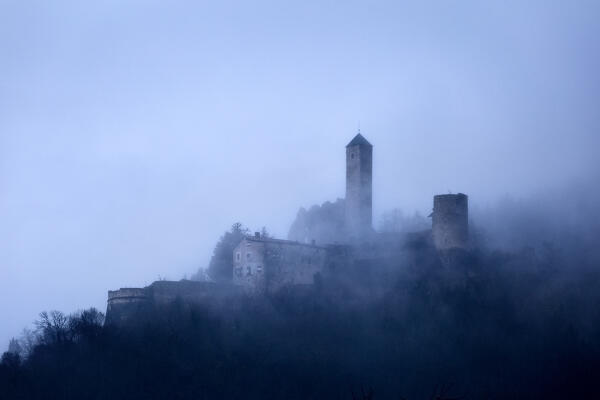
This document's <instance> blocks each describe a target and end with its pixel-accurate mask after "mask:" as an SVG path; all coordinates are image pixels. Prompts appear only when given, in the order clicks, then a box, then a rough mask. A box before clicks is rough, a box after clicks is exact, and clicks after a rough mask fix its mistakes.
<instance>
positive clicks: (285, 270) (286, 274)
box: [233, 234, 327, 292]
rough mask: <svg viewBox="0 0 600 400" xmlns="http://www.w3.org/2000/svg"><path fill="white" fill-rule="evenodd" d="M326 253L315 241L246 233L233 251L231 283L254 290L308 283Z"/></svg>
mask: <svg viewBox="0 0 600 400" xmlns="http://www.w3.org/2000/svg"><path fill="white" fill-rule="evenodd" d="M326 256H327V249H326V248H325V247H321V246H317V245H315V244H304V243H299V242H294V241H290V240H278V239H271V238H264V237H261V236H260V235H258V234H256V235H255V236H253V237H252V236H249V237H246V238H245V239H243V240H242V241H241V242H240V244H239V245H238V246H237V247H236V248H235V249H234V251H233V283H234V285H238V286H242V287H244V288H246V289H248V290H249V291H256V292H274V291H277V290H278V289H280V288H282V287H284V286H288V285H312V284H313V283H314V282H315V279H316V276H317V275H319V274H322V273H323V270H324V268H325V262H326Z"/></svg>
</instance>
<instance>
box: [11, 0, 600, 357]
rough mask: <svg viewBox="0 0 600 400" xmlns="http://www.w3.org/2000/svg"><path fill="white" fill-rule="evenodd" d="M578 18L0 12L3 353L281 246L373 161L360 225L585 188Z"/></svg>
mask: <svg viewBox="0 0 600 400" xmlns="http://www.w3.org/2000/svg"><path fill="white" fill-rule="evenodd" d="M599 11H600V7H599V3H598V2H595V1H574V2H565V1H545V0H544V1H527V2H523V1H514V2H513V1H497V2H495V1H474V2H468V1H467V2H465V1H463V2H460V1H459V2H448V1H439V2H424V1H415V2H401V1H391V2H355V1H349V2H339V1H314V2H313V1H306V0H304V1H298V2H268V1H252V2H250V1H248V2H232V1H218V2H202V1H169V2H166V1H150V0H145V1H124V0H118V1H117V0H114V1H113V0H105V1H75V0H74V1H58V0H57V1H29V0H14V1H12V0H8V1H7V0H0V221H1V223H0V272H1V274H0V318H1V321H2V323H1V324H0V348H2V347H4V346H5V344H6V343H7V341H8V339H9V337H10V336H12V335H18V334H19V332H20V331H21V329H22V328H23V327H25V326H27V325H28V324H29V323H30V322H31V321H32V320H33V319H34V318H36V315H37V313H38V312H40V311H42V310H45V309H60V310H63V311H66V312H70V311H74V310H76V309H78V308H83V307H89V306H96V307H98V308H101V309H104V308H105V299H106V291H107V290H108V289H114V288H118V287H123V286H141V285H145V284H149V283H151V282H152V281H153V280H155V279H157V278H158V277H159V276H160V277H166V278H169V279H179V278H181V277H183V275H184V274H188V275H189V274H191V273H193V272H195V270H196V269H197V268H198V267H200V266H205V265H207V263H208V260H209V257H210V253H211V250H212V247H213V245H214V243H215V241H216V240H217V239H218V237H219V235H220V234H221V233H222V232H223V231H224V230H225V229H227V228H228V227H229V226H230V225H231V223H232V222H235V221H241V222H243V223H244V224H246V225H248V226H249V227H250V228H252V229H255V228H260V227H261V226H263V225H265V226H267V227H268V228H269V230H270V231H271V232H272V233H274V234H275V235H276V236H279V237H284V236H285V235H286V233H287V229H288V226H289V224H290V223H291V221H292V220H293V218H294V216H295V213H296V211H297V209H298V207H300V206H310V205H312V204H315V203H321V202H323V201H326V200H335V199H336V198H337V197H343V196H344V146H345V144H346V143H347V142H348V141H349V140H350V139H351V138H352V136H353V135H354V134H355V133H356V129H357V125H358V122H359V121H360V125H361V131H362V132H363V134H364V135H365V136H366V137H367V138H368V139H369V140H370V141H371V142H372V143H373V145H374V146H375V148H374V157H375V164H374V168H375V169H374V190H375V195H374V196H375V198H374V213H375V221H377V219H378V216H379V215H380V214H381V213H382V212H383V211H385V210H389V209H391V208H395V207H399V208H402V209H404V210H406V211H407V212H412V211H414V210H419V211H420V212H422V213H425V212H427V211H428V210H429V209H430V208H431V197H432V195H433V194H436V193H446V192H448V191H449V190H450V191H454V192H456V191H462V192H465V193H468V194H469V195H470V199H471V203H472V204H475V205H478V204H479V205H483V204H486V203H489V202H491V201H493V200H494V199H496V198H498V197H500V196H504V195H505V194H507V193H508V194H511V195H514V196H524V197H526V196H530V195H532V194H534V193H538V192H540V191H543V190H545V188H548V187H555V186H560V185H562V184H565V183H568V182H570V181H572V180H574V179H579V178H581V177H583V176H586V174H588V173H589V172H590V171H597V170H598V165H599V163H598V161H597V153H598V148H599V145H600V139H599V131H598V129H599V127H600V113H599V112H598V105H599V104H600V101H599V100H600V78H599V74H598V71H600V58H599V57H600V48H599V47H600V45H599V38H600V27H599V23H598V21H599V20H600V13H599Z"/></svg>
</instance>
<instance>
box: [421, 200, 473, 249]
mask: <svg viewBox="0 0 600 400" xmlns="http://www.w3.org/2000/svg"><path fill="white" fill-rule="evenodd" d="M430 216H431V218H432V221H431V222H432V225H431V229H432V235H433V243H434V245H435V247H436V248H437V249H438V250H448V249H452V248H462V249H464V248H466V247H467V243H468V240H469V198H468V197H467V195H466V194H463V193H458V194H440V195H437V196H433V212H432V213H431V215H430Z"/></svg>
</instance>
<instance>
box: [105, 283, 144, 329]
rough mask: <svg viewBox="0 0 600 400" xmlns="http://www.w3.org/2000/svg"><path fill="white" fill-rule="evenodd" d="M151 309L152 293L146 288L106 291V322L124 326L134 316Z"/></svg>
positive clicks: (131, 320)
mask: <svg viewBox="0 0 600 400" xmlns="http://www.w3.org/2000/svg"><path fill="white" fill-rule="evenodd" d="M151 308H152V293H151V292H150V291H149V290H148V289H147V288H121V289H119V290H109V291H108V301H107V305H106V322H107V323H108V324H118V325H124V324H127V323H129V322H133V320H134V316H138V315H142V314H145V313H148V312H149V311H150V310H151Z"/></svg>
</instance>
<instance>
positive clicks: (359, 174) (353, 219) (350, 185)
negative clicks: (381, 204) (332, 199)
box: [346, 131, 373, 240]
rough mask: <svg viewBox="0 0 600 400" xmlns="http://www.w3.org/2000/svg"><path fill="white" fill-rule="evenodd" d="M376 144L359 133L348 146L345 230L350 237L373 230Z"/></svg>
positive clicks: (356, 236)
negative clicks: (374, 147)
mask: <svg viewBox="0 0 600 400" xmlns="http://www.w3.org/2000/svg"><path fill="white" fill-rule="evenodd" d="M372 178H373V146H372V145H371V143H369V142H368V141H367V139H365V138H364V137H363V136H362V135H361V134H360V131H359V133H358V134H357V135H356V136H355V137H354V139H352V140H351V141H350V143H348V145H347V146H346V232H347V235H348V238H349V239H350V240H358V239H364V238H365V237H366V236H367V235H368V234H369V233H371V232H372V222H373V221H372V220H373V179H372Z"/></svg>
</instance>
